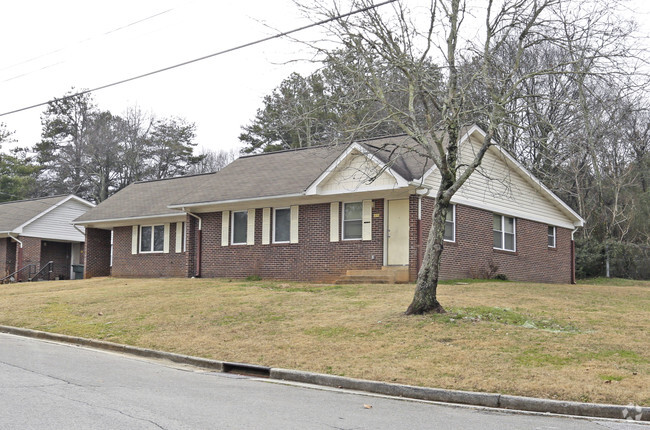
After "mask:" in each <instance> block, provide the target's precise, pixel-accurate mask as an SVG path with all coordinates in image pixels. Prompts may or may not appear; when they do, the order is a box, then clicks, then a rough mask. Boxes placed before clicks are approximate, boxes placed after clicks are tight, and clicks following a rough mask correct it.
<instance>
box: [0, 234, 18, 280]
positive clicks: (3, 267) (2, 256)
mask: <svg viewBox="0 0 650 430" xmlns="http://www.w3.org/2000/svg"><path fill="white" fill-rule="evenodd" d="M16 245H17V244H16V242H14V241H13V240H12V239H11V238H9V237H5V238H2V239H0V278H4V277H5V276H7V275H9V274H11V273H13V272H14V271H15V270H16Z"/></svg>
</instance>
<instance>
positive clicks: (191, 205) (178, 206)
mask: <svg viewBox="0 0 650 430" xmlns="http://www.w3.org/2000/svg"><path fill="white" fill-rule="evenodd" d="M304 195H305V193H293V194H278V195H275V196H265V197H247V198H243V199H232V200H219V201H212V202H201V203H182V204H173V205H167V207H168V208H169V209H182V208H194V207H199V206H211V205H225V204H229V203H240V202H257V201H264V200H273V199H282V198H287V197H301V196H304ZM92 222H99V221H92Z"/></svg>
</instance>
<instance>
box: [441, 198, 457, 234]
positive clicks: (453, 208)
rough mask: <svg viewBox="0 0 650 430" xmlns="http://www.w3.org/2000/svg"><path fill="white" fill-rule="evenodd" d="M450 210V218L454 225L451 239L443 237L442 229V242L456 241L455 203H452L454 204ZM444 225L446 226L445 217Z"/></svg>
mask: <svg viewBox="0 0 650 430" xmlns="http://www.w3.org/2000/svg"><path fill="white" fill-rule="evenodd" d="M451 212H452V214H451V219H452V223H453V225H454V228H453V229H452V230H453V232H452V239H451V240H449V239H445V232H444V231H443V232H442V240H443V241H444V242H449V243H456V205H454V204H452V205H451ZM445 226H447V218H445Z"/></svg>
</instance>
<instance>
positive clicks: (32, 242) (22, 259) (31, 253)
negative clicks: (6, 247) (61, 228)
mask: <svg viewBox="0 0 650 430" xmlns="http://www.w3.org/2000/svg"><path fill="white" fill-rule="evenodd" d="M18 239H20V241H21V242H22V243H23V247H22V249H19V250H18V269H21V268H23V267H25V266H27V265H28V264H33V265H34V269H32V274H33V273H35V272H34V270H36V271H38V270H39V269H40V268H41V239H40V238H38V237H23V236H20V237H19V238H18ZM19 246H20V245H19ZM28 278H29V272H28V271H24V272H21V273H19V275H18V279H19V280H21V281H26V280H27V279H28Z"/></svg>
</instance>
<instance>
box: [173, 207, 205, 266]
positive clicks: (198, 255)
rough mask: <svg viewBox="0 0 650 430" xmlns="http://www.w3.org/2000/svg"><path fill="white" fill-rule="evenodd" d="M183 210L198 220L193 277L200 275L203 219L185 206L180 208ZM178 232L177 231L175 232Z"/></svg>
mask: <svg viewBox="0 0 650 430" xmlns="http://www.w3.org/2000/svg"><path fill="white" fill-rule="evenodd" d="M181 210H182V211H183V212H185V213H186V214H188V215H189V216H191V217H194V218H196V219H198V220H199V231H198V234H197V242H198V243H197V244H196V270H195V271H194V277H196V278H200V277H201V236H202V230H203V220H202V219H201V217H200V216H198V215H195V214H193V213H192V212H190V211H187V210H185V208H184V207H183V208H181ZM176 234H178V232H177V233H176Z"/></svg>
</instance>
